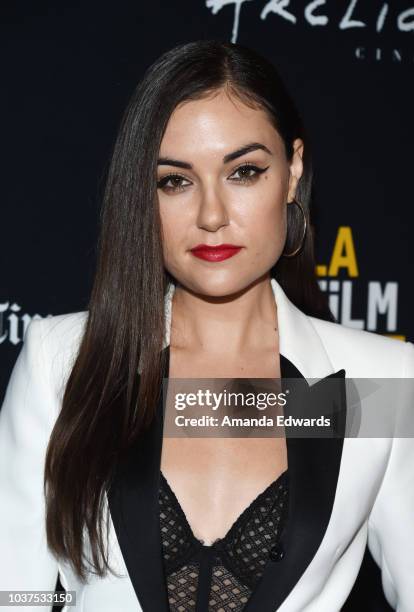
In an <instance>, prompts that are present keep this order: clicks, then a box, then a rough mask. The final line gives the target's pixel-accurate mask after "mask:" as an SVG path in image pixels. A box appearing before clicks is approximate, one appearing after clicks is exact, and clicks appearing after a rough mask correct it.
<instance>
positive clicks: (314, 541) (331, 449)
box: [246, 355, 346, 612]
mask: <svg viewBox="0 0 414 612" xmlns="http://www.w3.org/2000/svg"><path fill="white" fill-rule="evenodd" d="M280 365H281V377H282V379H286V378H303V381H304V389H305V388H306V389H305V391H306V393H309V394H310V395H309V396H308V397H316V394H317V396H318V401H323V412H324V413H325V414H328V413H330V412H331V408H332V406H335V409H336V414H337V416H338V426H339V429H340V431H339V433H338V434H337V437H332V438H316V437H315V438H299V437H296V438H294V437H289V436H288V435H287V437H286V445H287V455H288V478H289V503H288V517H287V522H286V527H285V530H284V532H283V533H282V537H281V543H280V545H281V546H280V549H281V550H282V551H284V556H283V557H282V558H279V559H278V560H271V559H269V561H268V563H267V565H266V568H265V571H264V574H263V576H262V579H261V580H260V582H259V584H258V585H257V587H256V590H255V591H254V592H253V594H252V596H251V598H250V599H249V602H248V604H247V606H246V612H257V611H258V610H260V612H275V610H277V609H278V608H279V606H281V604H282V603H283V602H284V600H285V599H286V598H287V597H288V595H289V593H290V592H291V591H292V590H293V589H294V587H295V585H296V584H297V582H298V581H299V579H300V578H301V576H302V574H303V573H304V572H305V570H306V568H307V567H308V565H309V564H310V562H311V561H312V559H313V557H314V556H315V554H316V552H317V550H318V548H319V546H320V543H321V541H322V539H323V537H324V534H325V532H326V529H327V526H328V523H329V520H330V517H331V513H332V506H333V502H334V498H335V492H336V486H337V481H338V474H339V468H340V463H341V456H342V448H343V435H344V432H345V428H344V423H345V420H346V395H345V370H343V369H342V370H339V371H338V372H335V373H334V374H331V375H330V376H327V377H326V378H323V379H321V380H319V381H318V382H317V383H315V384H316V386H315V388H314V390H312V389H313V385H312V386H311V387H309V386H308V384H307V381H306V379H304V377H303V375H302V374H301V373H300V372H299V370H298V369H297V368H296V367H295V366H294V365H293V364H292V363H291V362H290V361H289V360H288V359H287V358H286V357H284V356H283V355H280ZM333 377H335V378H338V379H339V381H338V384H334V385H332V384H325V381H328V380H329V379H330V378H333ZM282 384H283V380H282ZM324 387H325V388H324ZM327 391H328V392H327ZM304 397H306V394H305V396H304ZM331 402H332V404H331ZM279 557H280V556H279Z"/></svg>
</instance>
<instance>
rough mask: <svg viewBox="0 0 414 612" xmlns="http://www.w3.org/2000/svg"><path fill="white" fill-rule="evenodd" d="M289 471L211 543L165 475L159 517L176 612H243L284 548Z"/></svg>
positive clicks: (169, 586) (168, 582) (161, 486)
mask: <svg viewBox="0 0 414 612" xmlns="http://www.w3.org/2000/svg"><path fill="white" fill-rule="evenodd" d="M287 500H288V472H287V470H286V471H285V472H283V473H282V474H281V475H280V476H279V477H278V478H277V479H276V480H274V481H273V482H272V483H271V484H270V485H269V486H268V487H267V488H266V489H265V490H264V491H262V493H260V494H259V495H258V496H257V497H256V499H254V500H253V501H252V503H251V504H250V505H249V506H248V507H247V508H245V510H244V511H243V512H242V513H241V514H240V516H239V517H238V519H237V520H236V521H235V522H234V523H233V525H232V526H231V528H230V529H229V531H228V532H227V534H226V535H225V536H224V537H223V538H219V539H217V540H215V541H214V542H213V544H211V545H206V544H204V542H203V541H202V540H199V539H198V538H196V537H195V536H194V534H193V532H192V530H191V527H190V526H189V524H188V521H187V518H186V516H185V514H184V512H183V510H182V508H181V506H180V504H179V502H178V499H177V497H176V495H175V493H174V491H173V490H172V489H171V487H170V485H169V484H168V482H167V480H166V478H165V476H164V474H163V473H162V472H161V474H160V490H159V511H160V514H159V517H160V529H161V538H162V547H163V559H164V569H165V575H166V579H167V590H168V600H169V606H170V611H171V612H187V611H194V612H241V610H243V608H244V607H245V605H246V603H247V601H248V600H249V597H250V595H251V593H252V592H253V590H254V588H255V587H256V585H257V584H258V582H259V580H260V578H261V577H262V574H263V571H264V568H265V566H266V564H267V563H268V562H269V560H270V562H271V560H272V559H273V560H274V559H275V558H277V556H278V555H279V556H280V555H281V554H283V551H282V550H281V548H280V546H278V543H279V540H280V536H281V533H282V530H283V526H284V523H285V521H286V519H287Z"/></svg>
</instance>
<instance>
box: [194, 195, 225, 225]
mask: <svg viewBox="0 0 414 612" xmlns="http://www.w3.org/2000/svg"><path fill="white" fill-rule="evenodd" d="M228 223H229V217H228V209H227V206H226V203H225V201H224V197H223V194H221V193H219V190H218V189H217V187H214V186H210V187H208V188H205V189H204V190H203V192H202V195H201V199H200V207H199V211H198V215H197V225H198V227H201V228H203V229H206V230H208V231H216V230H217V229H219V228H220V227H222V226H223V225H228Z"/></svg>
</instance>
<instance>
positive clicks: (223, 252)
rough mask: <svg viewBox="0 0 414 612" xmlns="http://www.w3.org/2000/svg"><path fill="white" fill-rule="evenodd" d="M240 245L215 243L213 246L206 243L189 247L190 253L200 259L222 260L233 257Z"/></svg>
mask: <svg viewBox="0 0 414 612" xmlns="http://www.w3.org/2000/svg"><path fill="white" fill-rule="evenodd" d="M241 248H242V247H241V246H238V245H236V244H217V245H214V246H211V245H208V244H198V245H197V246H195V247H194V248H192V249H191V253H192V254H193V255H195V256H196V257H199V258H200V259H205V260H207V261H223V259H228V258H229V257H233V255H236V253H238V252H239V251H240V249H241Z"/></svg>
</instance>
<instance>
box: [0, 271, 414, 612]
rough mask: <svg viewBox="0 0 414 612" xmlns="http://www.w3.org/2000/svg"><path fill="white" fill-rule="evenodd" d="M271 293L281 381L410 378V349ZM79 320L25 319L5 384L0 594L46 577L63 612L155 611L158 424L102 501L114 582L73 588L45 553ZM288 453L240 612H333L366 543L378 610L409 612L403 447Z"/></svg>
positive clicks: (306, 443) (306, 446)
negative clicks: (264, 559)
mask: <svg viewBox="0 0 414 612" xmlns="http://www.w3.org/2000/svg"><path fill="white" fill-rule="evenodd" d="M272 288H273V292H274V296H275V300H276V304H277V313H278V323H279V347H280V354H281V366H282V376H286V374H288V375H290V376H294V375H295V374H296V373H297V375H298V376H303V377H305V378H306V379H312V378H318V379H320V378H323V377H338V378H339V380H341V381H342V382H344V380H345V379H344V376H346V377H347V378H365V377H369V378H371V377H372V378H401V377H410V378H414V344H412V343H409V342H401V341H400V340H396V339H392V338H387V337H384V336H380V335H378V334H375V333H372V332H367V331H361V330H356V329H351V328H347V327H344V326H342V325H340V324H338V323H332V322H326V321H323V320H320V319H317V318H315V317H311V316H307V315H305V314H304V313H302V312H301V311H300V310H299V309H298V308H297V307H296V306H295V305H294V304H293V303H292V302H291V301H290V300H289V299H288V297H287V296H286V294H285V293H284V291H283V290H282V288H281V286H280V285H279V283H278V282H277V281H275V280H272ZM173 291H174V288H173V286H170V289H169V291H168V292H167V294H166V298H165V321H166V326H165V330H164V333H165V336H164V348H165V349H166V350H167V351H168V354H169V334H170V324H171V298H172V294H173ZM86 317H87V311H84V312H75V313H70V314H67V315H59V316H54V317H50V318H46V319H42V320H33V321H32V322H31V323H30V325H29V326H28V328H27V331H26V334H25V338H24V344H23V347H22V350H21V352H20V354H19V356H18V358H17V361H16V363H15V366H14V368H13V371H12V375H11V378H10V380H9V383H8V386H7V390H6V395H5V399H4V403H3V406H2V410H1V413H0V590H18V589H24V590H30V589H33V590H53V589H54V587H55V584H56V579H57V575H58V572H59V574H60V579H61V582H62V584H63V586H64V587H65V589H66V590H74V591H76V606H75V607H69V606H67V607H65V612H70V611H71V610H74V611H75V610H76V612H116V611H118V610H120V611H122V612H140V611H144V612H167V610H168V608H167V593H166V587H165V583H164V576H163V569H162V557H161V540H160V533H159V524H158V512H157V503H158V500H157V491H158V478H159V469H160V457H161V449H162V422H161V423H160V422H159V421H158V420H157V419H155V420H154V426H152V427H151V429H150V430H149V433H148V436H147V439H146V441H145V442H144V443H143V444H141V445H140V447H139V448H137V449H136V450H135V451H134V453H135V454H134V455H133V456H131V459H130V462H129V464H128V463H127V464H126V466H125V467H124V468H123V469H122V470H120V472H119V474H118V476H117V478H116V480H115V484H114V486H113V489H111V490H110V491H109V492H107V495H106V496H105V501H106V503H107V507H109V511H110V517H111V518H110V523H109V528H110V532H109V538H110V539H109V542H110V549H109V550H110V557H109V561H110V565H111V567H113V568H114V569H115V571H116V572H117V573H118V574H121V576H120V577H118V578H116V577H114V576H113V575H112V574H108V575H107V577H105V578H99V577H97V576H96V575H94V574H92V573H91V574H90V575H89V577H88V582H87V583H86V584H82V583H81V582H80V581H79V580H78V578H77V577H76V576H75V575H74V573H73V572H72V570H71V568H70V566H69V565H68V564H67V563H66V562H64V561H63V560H62V559H55V558H54V556H53V555H52V554H51V552H50V551H49V550H48V548H47V546H46V539H45V529H44V512H45V507H44V499H43V489H42V486H43V469H44V458H45V450H46V445H47V442H48V440H49V436H50V433H51V430H52V428H53V425H54V422H55V420H56V418H57V416H58V413H59V409H60V405H61V398H62V394H63V390H64V385H65V381H66V380H67V377H68V375H69V372H70V369H71V365H72V364H73V360H74V358H75V356H76V351H77V348H78V346H79V342H80V339H81V336H82V330H83V328H84V324H85V321H86ZM167 373H168V369H167ZM318 384H319V383H318ZM310 388H312V387H310ZM341 389H342V391H343V388H341ZM337 399H338V398H335V400H337ZM341 401H342V400H341ZM410 409H411V407H410ZM287 449H288V470H289V483H290V485H289V486H290V489H289V517H288V525H287V531H286V535H285V536H284V541H283V543H282V544H281V545H283V546H284V549H285V555H284V556H283V557H282V558H281V559H279V561H269V563H268V565H267V566H266V569H265V573H264V575H263V578H262V580H261V582H260V583H259V586H258V588H257V589H256V591H255V592H254V594H253V596H252V599H251V601H249V603H248V605H247V607H246V610H247V611H248V612H252V611H257V612H266V611H268V612H275V611H276V610H278V611H280V612H339V611H340V609H341V607H342V605H343V604H344V602H345V601H346V599H347V596H348V594H349V593H350V591H351V589H352V586H353V584H354V582H355V579H356V577H357V574H358V570H359V568H360V565H361V562H362V558H363V554H364V549H365V546H366V543H367V541H368V546H369V549H370V551H371V553H372V555H373V557H374V558H375V560H376V562H377V563H378V565H379V566H380V568H381V572H382V583H383V588H384V593H385V596H386V598H387V600H388V601H389V603H390V605H391V606H392V607H393V608H394V609H396V610H398V612H412V611H413V610H414V443H413V439H412V438H394V439H393V438H385V437H384V438H350V437H344V438H341V437H339V438H333V439H330V440H329V439H323V440H321V439H317V438H314V439H312V438H310V439H293V438H291V439H289V438H287ZM85 545H86V546H87V543H86V544H85ZM5 609H6V608H5ZM15 609H16V608H14V607H13V610H15ZM19 609H20V610H21V609H23V610H26V609H27V610H28V611H32V610H37V609H39V610H45V609H51V608H50V607H49V608H47V607H42V608H40V607H39V608H38V607H27V608H26V607H22V608H19ZM10 610H11V608H10Z"/></svg>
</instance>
